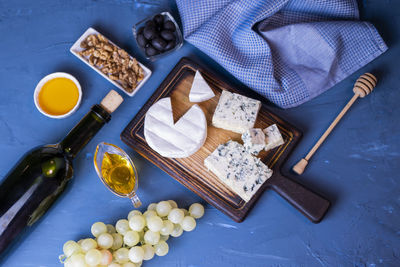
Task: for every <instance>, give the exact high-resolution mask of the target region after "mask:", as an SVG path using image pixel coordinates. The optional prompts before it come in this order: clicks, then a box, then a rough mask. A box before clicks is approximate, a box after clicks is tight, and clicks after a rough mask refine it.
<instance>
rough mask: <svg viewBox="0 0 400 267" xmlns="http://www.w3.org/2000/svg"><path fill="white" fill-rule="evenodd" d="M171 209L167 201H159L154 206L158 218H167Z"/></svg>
mask: <svg viewBox="0 0 400 267" xmlns="http://www.w3.org/2000/svg"><path fill="white" fill-rule="evenodd" d="M171 209H172V207H171V204H169V202H168V201H161V202H159V203H158V204H157V206H156V211H157V214H158V215H159V216H160V217H165V216H168V214H169V212H170V211H171Z"/></svg>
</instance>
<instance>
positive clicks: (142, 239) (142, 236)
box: [137, 230, 144, 243]
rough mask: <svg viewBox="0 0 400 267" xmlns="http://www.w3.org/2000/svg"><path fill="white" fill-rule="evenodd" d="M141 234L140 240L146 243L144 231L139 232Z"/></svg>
mask: <svg viewBox="0 0 400 267" xmlns="http://www.w3.org/2000/svg"><path fill="white" fill-rule="evenodd" d="M137 233H138V235H139V242H141V243H144V231H143V230H142V231H140V232H137Z"/></svg>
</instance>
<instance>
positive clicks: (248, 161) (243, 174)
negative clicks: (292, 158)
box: [204, 141, 272, 202]
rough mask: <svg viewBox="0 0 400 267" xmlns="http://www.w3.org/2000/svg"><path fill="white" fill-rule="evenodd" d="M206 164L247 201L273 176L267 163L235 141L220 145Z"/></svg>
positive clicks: (206, 160) (207, 159)
mask: <svg viewBox="0 0 400 267" xmlns="http://www.w3.org/2000/svg"><path fill="white" fill-rule="evenodd" d="M204 165H205V166H206V167H207V168H208V169H209V170H210V171H211V172H213V173H214V174H215V175H216V176H217V177H218V179H220V180H221V181H222V182H223V183H224V184H226V185H227V186H228V187H229V188H230V189H231V190H232V191H233V192H235V193H236V194H238V195H239V196H240V197H241V198H242V199H243V200H244V201H246V202H247V201H249V200H250V199H251V198H252V196H253V195H254V194H255V193H256V192H257V190H258V189H259V188H260V187H261V185H262V184H263V183H264V182H265V181H266V180H267V179H268V178H270V177H271V176H272V170H270V169H269V168H268V167H267V165H265V164H264V163H263V162H261V160H260V159H259V158H257V157H254V156H252V155H251V154H250V153H248V152H246V150H245V148H244V147H243V146H242V145H241V144H239V143H237V142H235V141H228V142H227V143H225V144H222V145H219V146H218V147H217V149H215V150H214V152H212V153H211V154H210V155H209V156H208V157H207V158H206V159H205V160H204Z"/></svg>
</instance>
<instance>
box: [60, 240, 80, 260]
mask: <svg viewBox="0 0 400 267" xmlns="http://www.w3.org/2000/svg"><path fill="white" fill-rule="evenodd" d="M80 251H82V249H81V246H80V245H79V244H78V243H76V242H75V241H73V240H70V241H67V242H65V244H64V246H63V252H64V255H65V256H66V257H70V256H71V255H72V254H74V253H77V252H80Z"/></svg>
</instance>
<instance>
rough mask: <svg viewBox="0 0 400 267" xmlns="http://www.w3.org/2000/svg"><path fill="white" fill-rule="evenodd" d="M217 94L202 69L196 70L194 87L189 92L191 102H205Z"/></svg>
mask: <svg viewBox="0 0 400 267" xmlns="http://www.w3.org/2000/svg"><path fill="white" fill-rule="evenodd" d="M214 96H215V94H214V92H213V90H212V89H211V87H210V86H209V85H208V83H207V82H206V80H204V78H203V76H201V73H200V71H196V74H195V75H194V79H193V83H192V88H191V89H190V93H189V101H190V102H197V103H198V102H203V101H207V100H209V99H211V98H213V97H214Z"/></svg>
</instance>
